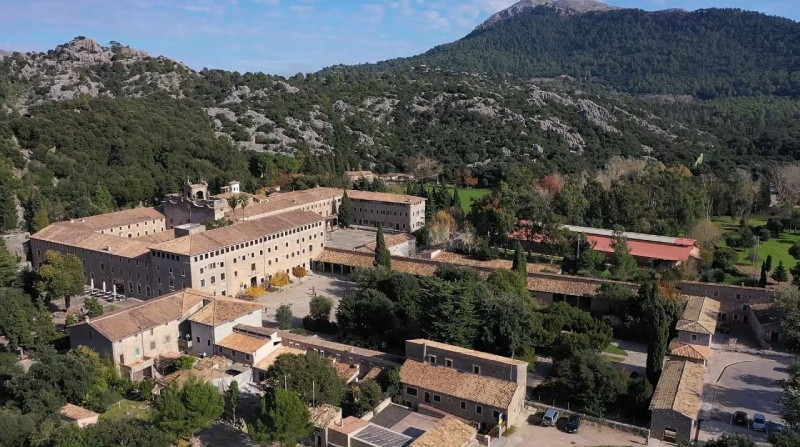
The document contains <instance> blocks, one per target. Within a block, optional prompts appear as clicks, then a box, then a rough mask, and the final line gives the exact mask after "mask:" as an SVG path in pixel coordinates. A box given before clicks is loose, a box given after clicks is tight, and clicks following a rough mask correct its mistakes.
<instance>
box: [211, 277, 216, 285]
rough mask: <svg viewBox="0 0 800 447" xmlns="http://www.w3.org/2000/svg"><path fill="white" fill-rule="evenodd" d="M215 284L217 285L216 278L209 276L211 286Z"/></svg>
mask: <svg viewBox="0 0 800 447" xmlns="http://www.w3.org/2000/svg"><path fill="white" fill-rule="evenodd" d="M216 283H217V277H216V276H214V275H211V284H216Z"/></svg>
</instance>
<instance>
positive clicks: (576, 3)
mask: <svg viewBox="0 0 800 447" xmlns="http://www.w3.org/2000/svg"><path fill="white" fill-rule="evenodd" d="M541 7H545V8H553V9H556V10H558V11H560V12H562V13H564V14H580V13H584V12H589V11H613V10H615V9H622V8H619V7H617V6H611V5H608V4H606V3H602V2H598V1H595V0H521V1H519V2H517V3H514V4H513V5H511V6H509V7H508V8H506V9H504V10H502V11H500V12H498V13H495V14H493V15H492V16H491V17H489V18H488V19H486V21H485V22H483V23H481V24H480V25H478V26H477V27H476V28H475V30H476V31H480V30H486V29H489V28H492V27H494V26H497V25H498V24H501V23H503V22H505V21H507V20H509V19H512V18H514V17H517V16H519V15H522V14H527V13H530V12H531V11H533V10H534V9H536V8H541Z"/></svg>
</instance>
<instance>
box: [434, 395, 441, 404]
mask: <svg viewBox="0 0 800 447" xmlns="http://www.w3.org/2000/svg"><path fill="white" fill-rule="evenodd" d="M433 401H434V402H441V401H442V396H440V395H438V394H434V395H433Z"/></svg>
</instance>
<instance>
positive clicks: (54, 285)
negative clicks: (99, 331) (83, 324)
mask: <svg viewBox="0 0 800 447" xmlns="http://www.w3.org/2000/svg"><path fill="white" fill-rule="evenodd" d="M39 278H40V279H39V281H38V282H37V284H36V287H37V289H38V290H39V291H40V292H43V293H46V294H47V297H48V299H52V298H56V299H58V298H64V302H65V306H66V308H67V309H69V305H70V301H71V298H72V297H73V296H75V295H78V294H80V293H82V292H83V286H84V284H86V277H85V276H84V273H83V261H81V259H80V258H79V257H77V256H75V255H73V254H71V253H61V252H58V251H52V250H48V251H47V252H46V253H45V262H44V264H43V265H42V266H41V267H40V268H39Z"/></svg>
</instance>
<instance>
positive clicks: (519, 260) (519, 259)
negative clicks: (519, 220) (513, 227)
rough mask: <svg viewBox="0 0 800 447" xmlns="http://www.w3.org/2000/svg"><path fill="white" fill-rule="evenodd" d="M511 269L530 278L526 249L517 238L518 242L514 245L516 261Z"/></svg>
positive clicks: (525, 277)
mask: <svg viewBox="0 0 800 447" xmlns="http://www.w3.org/2000/svg"><path fill="white" fill-rule="evenodd" d="M511 270H513V271H515V272H517V274H518V275H519V276H520V277H521V278H523V279H524V280H527V278H528V260H527V258H526V256H525V249H523V248H522V242H520V241H519V239H517V244H516V245H515V246H514V262H513V263H512V265H511Z"/></svg>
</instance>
